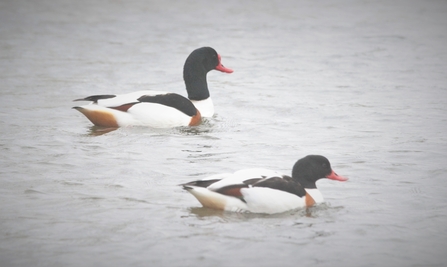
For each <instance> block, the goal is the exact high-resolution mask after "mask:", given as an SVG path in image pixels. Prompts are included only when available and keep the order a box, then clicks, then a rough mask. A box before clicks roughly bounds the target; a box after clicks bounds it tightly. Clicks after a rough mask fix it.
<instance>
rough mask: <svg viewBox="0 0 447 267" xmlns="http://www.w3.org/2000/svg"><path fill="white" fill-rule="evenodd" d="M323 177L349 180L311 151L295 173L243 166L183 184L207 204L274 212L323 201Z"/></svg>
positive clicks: (299, 161) (212, 206) (234, 209)
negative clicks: (241, 168)
mask: <svg viewBox="0 0 447 267" xmlns="http://www.w3.org/2000/svg"><path fill="white" fill-rule="evenodd" d="M321 178H328V179H331V180H336V181H346V180H348V178H346V177H343V176H340V175H338V174H336V173H335V172H334V171H333V170H332V168H331V164H330V163H329V160H328V159H327V158H325V157H324V156H319V155H309V156H306V157H304V158H302V159H300V160H298V161H297V162H296V163H295V165H294V166H293V169H292V177H290V176H288V175H284V174H281V173H279V172H276V171H272V170H267V169H244V170H239V171H236V172H234V173H223V174H216V175H212V176H210V177H207V178H205V179H202V180H197V181H193V182H189V183H186V184H182V185H181V186H183V188H184V189H185V190H187V191H188V192H189V193H191V194H192V195H193V196H195V197H196V198H197V200H199V202H200V203H201V204H202V205H203V206H204V207H208V208H213V209H220V210H226V211H235V212H253V213H268V214H273V213H281V212H285V211H288V210H293V209H297V208H303V207H310V206H312V205H314V204H318V203H322V202H323V201H324V199H323V195H322V194H321V192H320V191H319V190H318V189H317V186H316V182H317V181H318V180H319V179H321Z"/></svg>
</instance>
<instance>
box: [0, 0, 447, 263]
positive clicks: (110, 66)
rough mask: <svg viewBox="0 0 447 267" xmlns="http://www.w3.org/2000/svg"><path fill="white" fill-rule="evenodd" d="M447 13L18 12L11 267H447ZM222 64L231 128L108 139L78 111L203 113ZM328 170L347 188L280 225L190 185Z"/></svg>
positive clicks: (11, 103)
mask: <svg viewBox="0 0 447 267" xmlns="http://www.w3.org/2000/svg"><path fill="white" fill-rule="evenodd" d="M446 14H447V3H446V2H445V1H374V2H371V1H348V0H345V1H338V2H336V3H332V2H331V3H328V2H324V1H316V2H315V1H314V2H307V1H243V2H240V1H225V2H210V1H195V2H192V1H126V2H123V1H112V0H110V1H105V0H104V1H95V2H91V1H46V0H37V1H25V0H19V1H3V2H1V3H0V81H1V84H0V124H1V130H0V131H1V135H0V148H1V151H2V153H1V156H0V159H1V161H0V203H1V204H0V261H1V265H2V266H79V265H81V264H82V266H279V265H280V266H297V265H300V266H311V265H313V266H444V264H445V263H444V262H445V261H446V260H447V256H446V255H445V249H444V246H445V244H446V243H447V231H446V226H445V225H446V223H447V215H446V213H445V211H446V208H447V195H446V192H447V191H446V190H447V188H446V187H447V182H446V179H445V173H446V171H447V168H446V164H445V163H446V159H447V157H446V156H447V138H446V135H445V132H446V130H447V126H446V125H447V86H446V85H447V75H446V69H447V63H446V62H447V46H446V45H445V44H446V43H447V32H446V29H447V15H446ZM201 46H212V47H214V48H215V49H216V50H217V51H218V52H219V53H220V54H221V55H222V61H223V64H224V65H225V66H227V67H231V68H233V69H234V70H235V72H234V73H232V74H231V75H228V74H223V73H219V72H211V73H209V75H208V82H209V87H210V91H211V95H212V97H213V100H214V103H215V106H216V113H217V114H216V116H215V117H214V118H212V119H209V120H207V121H206V122H204V123H203V124H202V125H200V126H198V127H195V128H177V129H150V128H141V127H129V128H121V129H118V130H115V131H110V132H103V131H101V129H97V128H95V127H92V126H91V124H90V122H89V121H88V120H86V119H85V118H84V117H83V116H82V115H81V114H80V113H78V112H77V111H75V110H72V109H71V107H72V106H73V105H74V104H76V103H73V102H72V100H73V99H77V98H80V97H85V96H88V95H92V94H109V93H123V92H131V91H136V90H143V89H154V90H166V91H172V92H176V93H180V94H183V95H186V91H185V90H184V84H183V81H182V67H183V63H184V60H185V59H186V57H187V56H188V54H189V53H190V52H191V51H192V50H194V49H195V48H198V47H201ZM308 154H322V155H325V156H326V157H328V158H329V159H330V161H331V163H332V165H333V168H334V170H335V171H336V172H338V173H339V174H341V175H344V176H347V177H349V178H350V180H349V181H348V182H346V183H339V182H334V181H327V180H321V181H319V182H318V186H319V188H320V190H321V191H322V193H323V195H324V196H325V199H326V203H325V204H322V205H320V206H317V207H313V208H311V209H308V210H296V211H291V212H286V213H284V214H278V215H263V214H234V213H227V212H220V211H213V210H209V209H205V208H201V207H200V204H199V203H198V202H197V200H195V199H194V198H193V197H192V196H191V195H189V194H188V193H187V192H184V191H183V190H182V189H181V188H180V187H179V186H177V185H178V184H180V183H183V182H187V181H190V180H194V179H198V178H202V177H205V176H207V175H211V174H214V173H218V172H228V171H235V170H238V169H241V168H250V167H265V168H271V169H275V170H278V171H282V172H285V173H290V171H291V167H292V165H293V164H294V162H295V161H296V160H297V159H298V158H301V157H303V156H305V155H308Z"/></svg>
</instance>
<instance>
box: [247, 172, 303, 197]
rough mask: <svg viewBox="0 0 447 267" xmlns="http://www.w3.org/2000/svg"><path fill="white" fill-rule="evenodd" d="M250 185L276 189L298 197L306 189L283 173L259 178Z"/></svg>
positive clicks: (301, 195)
mask: <svg viewBox="0 0 447 267" xmlns="http://www.w3.org/2000/svg"><path fill="white" fill-rule="evenodd" d="M252 186H253V187H268V188H272V189H277V190H281V191H285V192H288V193H291V194H294V195H297V196H299V197H303V196H305V195H306V190H304V187H303V186H302V185H301V184H300V183H298V182H297V181H295V180H293V179H292V178H291V177H289V176H287V175H284V176H283V177H272V178H269V179H265V180H260V181H259V182H256V183H253V185H252Z"/></svg>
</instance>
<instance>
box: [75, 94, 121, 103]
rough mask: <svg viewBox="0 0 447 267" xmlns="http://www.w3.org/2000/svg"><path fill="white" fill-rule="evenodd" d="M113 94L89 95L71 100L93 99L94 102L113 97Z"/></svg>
mask: <svg viewBox="0 0 447 267" xmlns="http://www.w3.org/2000/svg"><path fill="white" fill-rule="evenodd" d="M115 96H116V95H91V96H88V97H86V98H80V99H76V100H73V101H93V102H95V103H98V100H100V99H108V98H113V97H115Z"/></svg>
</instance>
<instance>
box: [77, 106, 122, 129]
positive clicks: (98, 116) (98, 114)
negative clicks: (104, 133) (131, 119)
mask: <svg viewBox="0 0 447 267" xmlns="http://www.w3.org/2000/svg"><path fill="white" fill-rule="evenodd" d="M74 108H75V109H76V110H78V111H79V112H81V113H82V114H84V115H85V116H86V117H87V119H89V120H90V121H91V122H92V123H93V124H94V125H96V126H102V127H119V125H118V123H117V121H116V119H115V116H113V114H112V113H110V112H107V111H102V110H88V109H84V108H81V107H74Z"/></svg>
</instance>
